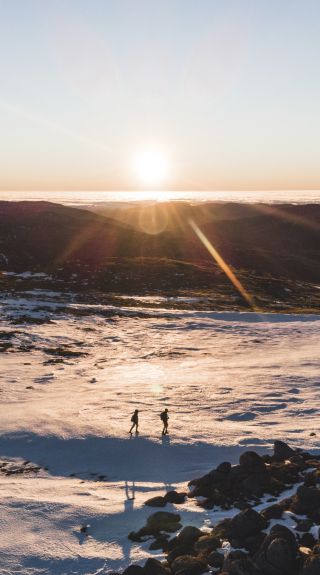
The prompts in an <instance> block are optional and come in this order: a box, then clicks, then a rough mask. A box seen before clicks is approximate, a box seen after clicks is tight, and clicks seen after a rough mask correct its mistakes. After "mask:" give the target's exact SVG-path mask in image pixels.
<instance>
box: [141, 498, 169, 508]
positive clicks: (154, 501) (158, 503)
mask: <svg viewBox="0 0 320 575" xmlns="http://www.w3.org/2000/svg"><path fill="white" fill-rule="evenodd" d="M144 504H145V505H148V506H149V507H165V506H166V505H167V500H166V499H165V497H161V496H159V497H151V499H147V501H145V502H144Z"/></svg>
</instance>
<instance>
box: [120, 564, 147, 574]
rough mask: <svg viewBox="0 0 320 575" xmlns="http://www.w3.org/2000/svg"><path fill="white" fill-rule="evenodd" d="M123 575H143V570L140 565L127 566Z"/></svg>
mask: <svg viewBox="0 0 320 575" xmlns="http://www.w3.org/2000/svg"><path fill="white" fill-rule="evenodd" d="M123 575H144V569H143V567H140V565H129V567H127V568H126V569H125V570H124V572H123Z"/></svg>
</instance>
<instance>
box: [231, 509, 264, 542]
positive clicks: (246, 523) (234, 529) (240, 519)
mask: <svg viewBox="0 0 320 575" xmlns="http://www.w3.org/2000/svg"><path fill="white" fill-rule="evenodd" d="M266 527H267V521H266V520H265V519H264V517H262V515H260V513H257V512H256V511H255V510H254V509H246V510H245V511H241V512H240V513H238V515H236V516H235V517H233V519H231V521H230V525H229V526H228V530H229V534H230V536H231V537H233V538H236V539H237V538H239V539H245V538H246V537H249V536H250V535H256V534H257V533H258V532H259V531H261V530H262V529H265V528H266Z"/></svg>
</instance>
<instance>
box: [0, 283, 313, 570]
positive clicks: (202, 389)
mask: <svg viewBox="0 0 320 575" xmlns="http://www.w3.org/2000/svg"><path fill="white" fill-rule="evenodd" d="M1 306H2V308H1V312H2V320H1V326H0V331H1V339H0V345H1V346H3V348H4V349H5V350H6V351H4V352H3V353H2V354H1V373H0V394H1V407H0V430H1V437H0V460H2V461H4V460H5V461H8V460H12V459H15V460H17V461H18V462H19V461H21V462H22V461H25V460H30V461H32V462H33V463H38V464H40V465H41V466H42V467H47V470H43V469H42V470H41V471H40V473H39V474H37V475H32V474H31V475H26V474H13V475H5V474H3V473H0V490H1V507H0V517H1V526H2V529H1V537H0V553H1V561H0V573H1V574H2V573H3V574H4V573H28V574H30V575H31V574H32V575H33V574H36V573H37V574H38V573H54V574H62V573H69V572H70V573H79V574H85V573H99V572H100V573H103V572H104V571H105V570H108V569H118V568H119V567H121V566H125V565H128V564H129V563H130V562H132V561H134V560H139V559H142V558H143V556H144V554H145V551H143V550H141V549H140V547H136V546H134V545H131V544H130V542H129V541H128V540H127V534H128V532H129V531H132V530H134V529H136V528H137V527H139V526H141V525H142V524H143V522H144V517H145V516H146V515H147V514H148V510H147V511H146V510H145V509H144V508H142V503H143V501H144V500H146V499H147V498H148V497H149V496H150V492H152V494H157V493H160V492H161V493H163V492H164V491H165V490H169V489H172V487H175V486H177V485H179V486H180V487H181V484H182V485H184V483H185V482H186V481H187V480H188V479H191V478H193V477H194V476H197V475H199V474H201V473H202V472H205V471H206V470H207V469H211V468H212V467H214V466H215V465H216V464H217V463H219V462H220V461H223V460H229V461H231V462H235V461H236V460H237V458H238V456H239V453H240V452H241V451H242V450H244V449H247V448H248V447H249V446H250V447H251V446H254V448H255V449H258V450H260V451H266V449H267V448H268V447H270V445H271V444H272V442H273V440H274V439H276V438H279V439H284V440H288V441H289V442H290V444H291V445H294V446H299V447H306V448H308V449H309V450H310V449H314V450H317V449H318V448H319V439H318V437H319V436H318V435H315V436H310V433H313V432H315V433H318V427H317V425H318V420H319V411H320V401H319V398H320V379H319V365H320V360H319V328H320V316H311V315H310V316H290V315H271V314H270V315H263V316H259V315H257V314H250V313H245V314H239V313H205V312H175V311H168V310H159V309H157V310H147V309H144V308H134V309H132V308H124V307H119V308H114V307H108V306H99V305H96V306H89V305H83V304H82V305H80V304H78V303H77V301H76V297H75V296H72V295H70V296H69V297H68V298H67V297H66V296H65V295H62V294H58V293H55V292H46V291H42V292H41V293H39V292H31V293H25V294H21V296H20V297H19V298H18V297H16V296H14V295H13V296H12V295H10V294H7V295H3V297H2V301H1ZM164 407H168V409H169V415H170V421H169V423H170V436H169V437H168V438H164V439H162V438H161V421H160V418H159V413H160V411H161V410H162V409H163V408H164ZM135 408H137V409H139V410H140V435H139V436H137V437H132V438H130V437H129V435H128V431H129V427H130V416H131V413H132V412H133V410H134V409H135ZM70 475H71V476H70ZM133 490H134V496H135V499H132V496H133ZM149 512H150V511H149ZM182 517H183V522H184V524H186V523H187V522H188V523H189V522H192V523H193V524H194V523H198V524H203V523H204V522H205V521H210V512H204V511H203V510H201V511H200V509H199V508H198V507H195V505H194V502H191V501H188V502H187V504H185V506H184V507H183V511H182ZM84 524H90V525H91V528H90V537H88V538H86V537H84V536H83V535H81V534H80V527H81V526H82V525H84Z"/></svg>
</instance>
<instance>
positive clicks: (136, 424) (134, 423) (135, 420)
mask: <svg viewBox="0 0 320 575" xmlns="http://www.w3.org/2000/svg"><path fill="white" fill-rule="evenodd" d="M138 414H139V410H138V409H135V411H134V413H133V415H132V417H131V421H132V426H131V429H130V431H129V433H130V435H132V431H133V429H134V427H135V428H136V433H139V431H138V427H139V415H138Z"/></svg>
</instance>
